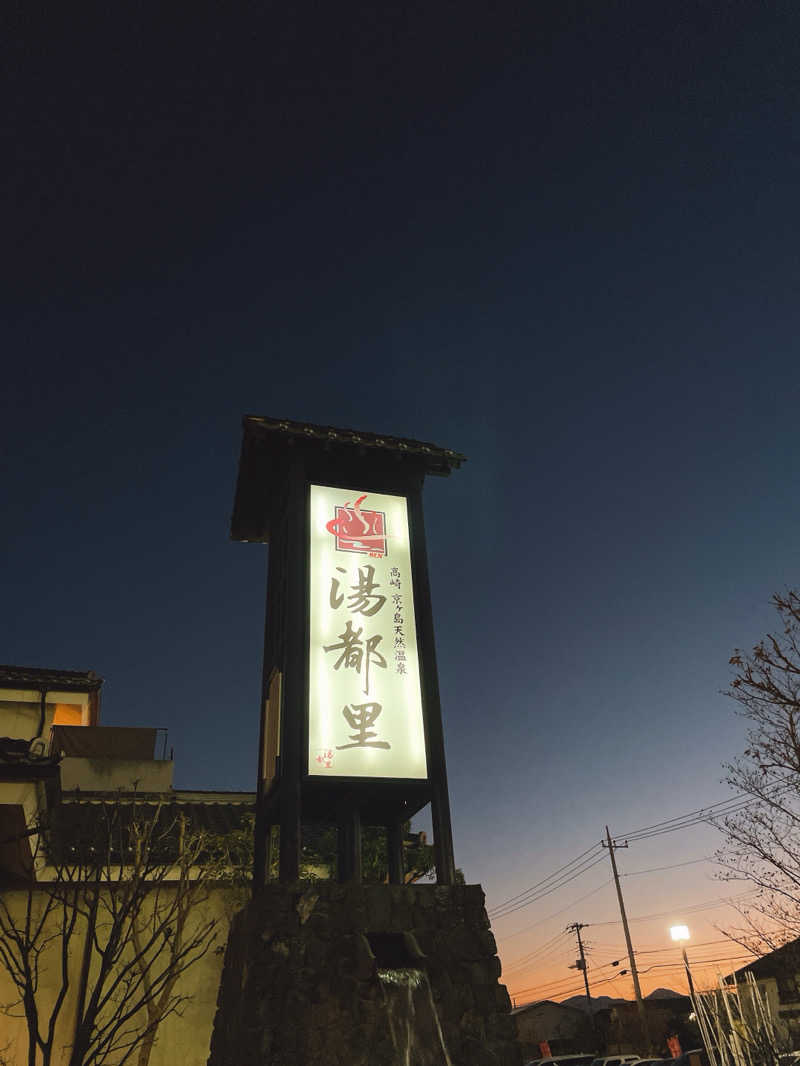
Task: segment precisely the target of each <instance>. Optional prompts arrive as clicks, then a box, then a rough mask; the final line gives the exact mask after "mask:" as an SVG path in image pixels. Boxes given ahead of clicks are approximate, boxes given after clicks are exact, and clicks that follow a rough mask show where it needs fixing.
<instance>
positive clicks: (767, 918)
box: [717, 590, 800, 954]
mask: <svg viewBox="0 0 800 1066" xmlns="http://www.w3.org/2000/svg"><path fill="white" fill-rule="evenodd" d="M772 603H773V605H774V607H775V609H776V611H777V612H778V616H779V619H780V628H779V629H778V630H777V631H776V632H775V633H770V634H768V635H767V636H766V637H764V639H763V640H760V641H759V642H758V643H757V644H756V645H755V647H754V648H753V650H752V651H751V652H750V653H749V654H746V653H745V652H743V651H740V650H738V649H737V650H736V651H735V652H734V654H733V656H732V657H731V660H730V664H731V666H732V667H733V668H734V677H733V679H732V681H731V685H730V688H729V689H728V692H727V694H728V695H729V696H731V698H732V699H734V700H736V702H737V703H738V704H739V706H740V711H739V713H740V714H741V715H742V716H743V717H744V718H745V719H747V721H748V722H749V723H750V725H749V729H748V733H747V747H746V749H745V751H744V753H743V755H742V756H740V757H739V758H738V759H736V760H734V762H733V763H731V764H728V765H726V767H725V770H726V781H727V782H728V784H730V785H731V786H732V787H733V788H734V789H736V791H737V792H739V793H742V794H744V796H745V797H746V799H747V802H744V803H743V804H742V805H740V806H739V807H738V809H737V810H736V812H735V813H733V814H730V815H728V816H727V817H726V818H724V819H723V820H722V821H721V822H720V823H719V828H721V829H722V831H723V832H724V834H725V837H726V843H725V845H724V846H723V848H721V849H720V850H719V851H718V853H717V859H718V861H719V862H720V863H721V865H722V866H723V867H724V873H723V876H724V877H725V878H727V879H741V880H746V881H749V882H751V883H752V884H753V885H754V886H755V889H756V892H755V894H754V897H753V901H752V902H751V903H749V904H747V905H745V906H741V907H740V908H739V912H740V914H741V916H742V918H743V926H742V927H741V928H738V929H732V930H726V932H727V933H728V935H729V936H731V937H732V938H733V939H735V940H737V941H738V942H739V943H742V944H744V945H745V946H746V947H747V948H748V949H750V950H752V951H754V952H755V953H756V954H764V953H765V952H767V951H772V950H774V949H775V948H776V947H779V946H781V945H783V944H785V943H787V942H788V941H791V940H794V939H797V938H798V937H800V593H798V592H797V591H793V590H789V591H787V592H786V593H785V594H778V595H775V596H773V598H772Z"/></svg>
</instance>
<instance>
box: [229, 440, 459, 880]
mask: <svg viewBox="0 0 800 1066" xmlns="http://www.w3.org/2000/svg"><path fill="white" fill-rule="evenodd" d="M246 437H247V432H246ZM247 444H248V442H247V440H246V445H247ZM249 444H250V448H251V451H250V453H249V454H248V462H249V467H248V474H247V476H248V477H249V478H250V480H251V482H252V484H251V485H250V486H249V487H248V485H247V482H246V481H244V479H243V473H242V467H241V466H240V475H239V488H238V495H237V506H239V504H240V500H241V499H242V498H243V495H244V496H245V497H246V494H247V492H250V493H257V492H259V491H266V490H265V487H264V486H263V485H260V484H259V483H260V481H261V479H260V477H259V465H260V464H259V460H258V457H256V459H255V460H254V458H253V452H252V441H251V442H249ZM245 450H246V449H245V446H243V462H244V457H245ZM263 463H271V464H272V465H271V466H270V468H269V470H270V474H271V480H270V488H269V493H270V501H269V503H270V506H269V512H270V521H269V540H270V552H269V567H268V578H267V591H268V596H267V610H266V615H267V617H266V626H265V639H264V670H263V690H262V701H261V736H260V740H259V780H258V796H257V806H256V842H255V843H256V848H255V869H254V880H255V888H256V891H258V889H259V887H260V886H261V885H263V884H264V882H265V880H266V879H267V878H268V876H269V868H270V846H269V844H270V839H271V827H272V826H273V825H275V824H278V825H279V826H280V862H279V870H280V873H279V876H280V879H281V880H282V881H293V880H296V879H297V878H298V876H299V871H300V862H301V850H302V819H303V816H304V815H305V816H306V817H308V818H309V819H318V820H326V819H328V820H329V819H330V818H331V812H333V811H335V812H336V822H337V825H338V829H339V863H338V865H339V872H338V876H339V878H340V879H341V880H360V877H361V824H362V822H363V821H364V818H365V815H366V814H367V812H369V817H370V822H369V824H381V825H384V826H385V827H386V830H387V848H388V858H389V877H390V881H392V882H394V883H401V882H402V879H403V856H402V834H401V831H400V827H401V825H402V823H403V822H405V821H407V820H409V819H410V818H411V816H412V815H413V814H415V813H417V811H419V810H420V809H421V808H422V807H424V806H426V805H427V803H430V804H431V813H432V820H433V835H434V856H435V865H436V876H437V881H438V882H439V883H440V884H452V883H453V882H454V880H455V863H454V858H453V839H452V828H451V821H450V804H449V794H448V789H447V770H446V764H445V753H444V734H443V729H442V717H441V704H440V696H439V681H438V673H437V668H436V650H435V644H434V629H433V611H432V606H431V596H430V578H429V573H428V559H427V550H426V544H425V524H424V514H423V505H422V486H423V482H424V478H425V465H424V462H422V461H420V459H419V457H418V456H408V457H406V456H397V455H391V454H389V455H387V454H386V453H382V452H379V451H371V452H365V451H364V450H359V449H357V448H353V447H349V448H343V447H337V448H330V447H328V446H326V445H325V444H321V443H319V442H318V441H316V440H313V441H311V440H309V441H305V440H302V439H301V440H298V439H297V438H295V437H293V438H289V439H286V440H280V439H279V440H277V441H276V439H275V437H274V436H273V437H272V438H270V439H269V441H268V449H267V455H266V456H265V457H264V459H263V460H262V463H261V465H262V467H263ZM276 469H278V470H279V474H278V475H276V474H275V470H276ZM243 482H244V489H243ZM312 484H319V485H325V486H330V487H333V488H347V489H353V490H359V491H365V492H375V493H386V494H390V495H398V496H405V497H406V498H407V503H408V518H409V534H410V547H411V553H410V554H411V570H412V580H413V586H414V611H415V616H416V625H417V647H418V653H419V663H420V687H421V695H422V709H423V722H424V728H425V748H426V757H427V765H428V777H427V778H426V779H424V780H409V779H389V778H367V779H365V778H348V777H337V778H319V777H316V776H311V775H309V773H308V717H307V715H308V694H309V661H308V630H309V580H310V577H309V498H310V486H311V485H312ZM259 539H265V538H259ZM275 669H277V670H279V671H280V672H281V675H282V685H281V688H282V706H281V725H280V737H281V744H280V758H279V764H280V765H279V771H278V773H277V774H276V776H275V777H274V778H273V780H272V781H271V783H270V784H269V786H268V787H267V785H266V783H265V780H264V779H263V778H262V773H261V759H262V749H263V744H264V728H265V722H264V718H265V701H266V698H267V691H268V685H269V679H270V676H271V675H272V673H273V671H274V670H275Z"/></svg>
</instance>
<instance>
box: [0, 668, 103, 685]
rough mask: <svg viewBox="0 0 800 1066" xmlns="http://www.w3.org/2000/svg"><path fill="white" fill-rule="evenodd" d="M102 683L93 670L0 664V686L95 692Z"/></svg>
mask: <svg viewBox="0 0 800 1066" xmlns="http://www.w3.org/2000/svg"><path fill="white" fill-rule="evenodd" d="M102 684H103V679H102V677H98V676H97V674H96V673H95V672H94V670H86V671H83V670H51V669H48V668H45V667H41V666H2V665H0V688H19V689H25V688H33V689H36V690H37V691H41V690H43V689H47V690H53V691H58V692H96V691H97V690H98V689H99V688H100V686H101V685H102Z"/></svg>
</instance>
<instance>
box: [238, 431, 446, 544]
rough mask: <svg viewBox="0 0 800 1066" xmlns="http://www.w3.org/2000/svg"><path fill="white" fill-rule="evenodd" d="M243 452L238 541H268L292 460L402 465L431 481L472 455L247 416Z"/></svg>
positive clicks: (403, 440) (419, 443) (364, 433)
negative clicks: (294, 457)
mask: <svg viewBox="0 0 800 1066" xmlns="http://www.w3.org/2000/svg"><path fill="white" fill-rule="evenodd" d="M242 427H243V437H242V452H241V457H240V460H239V477H238V481H237V485H236V498H235V501H234V505H233V517H232V520H231V537H232V538H233V540H244V541H247V540H254V541H262V542H268V541H269V538H270V525H271V519H272V509H273V507H274V506H276V497H279V496H280V491H281V489H280V485H281V477H282V470H283V469H285V467H286V465H287V462H288V461H289V459H290V457H291V456H292V455H293V454H294V455H300V454H302V455H303V456H305V457H306V458H307V459H309V461H311V462H313V463H315V464H316V465H317V467H318V466H319V463H320V461H321V460H322V458H323V457H326V459H327V460H329V461H331V462H332V463H333V464H334V467H335V468H336V469H339V467H338V466H337V465H336V464H341V465H342V467H347V468H351V467H352V464H353V460H354V459H355V458H356V457H358V463H359V464H360V469H362V472H363V468H364V467H365V466H371V468H372V469H373V470H375V469H377V468H379V467H381V466H383V467H384V468H386V467H387V466H389V467H391V466H393V465H394V464H395V463H400V464H402V467H403V469H406V470H408V471H412V470H413V471H415V472H416V473H417V474H419V475H421V476H422V477H425V476H426V475H428V474H436V475H438V476H439V477H447V476H448V475H449V474H450V473H451V472H452V471H453V470H457V469H458V467H460V466H461V464H462V463H463V462H466V456H464V455H462V454H461V453H460V452H456V451H453V449H452V448H440V447H439V445H438V444H431V443H430V442H428V441H422V440H412V439H411V438H410V437H392V436H388V435H386V434H381V433H371V432H367V431H366V430H355V429H343V428H340V427H337V426H321V425H315V424H313V423H311V422H293V421H291V420H290V419H287V418H269V417H267V416H265V415H245V417H244V419H243V421H242Z"/></svg>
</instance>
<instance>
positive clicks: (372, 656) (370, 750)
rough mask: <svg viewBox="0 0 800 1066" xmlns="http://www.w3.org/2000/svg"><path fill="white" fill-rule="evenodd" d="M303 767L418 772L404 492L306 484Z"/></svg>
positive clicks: (420, 740) (420, 748)
mask: <svg viewBox="0 0 800 1066" xmlns="http://www.w3.org/2000/svg"><path fill="white" fill-rule="evenodd" d="M309 536H310V545H309V549H310V564H309V567H310V596H311V600H310V605H309V630H310V639H309V707H308V772H309V773H310V774H312V775H314V776H325V777H388V778H426V777H427V776H428V775H427V765H426V760H425V734H424V728H423V721H422V695H421V692H420V677H419V660H418V657H417V627H416V620H415V618H414V589H413V586H412V578H411V553H410V547H409V530H408V508H407V504H406V498H405V497H404V496H387V495H385V494H382V493H377V492H370V493H365V492H361V491H356V490H351V489H335V488H329V487H327V486H323V485H312V486H311V525H310V534H309Z"/></svg>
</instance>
